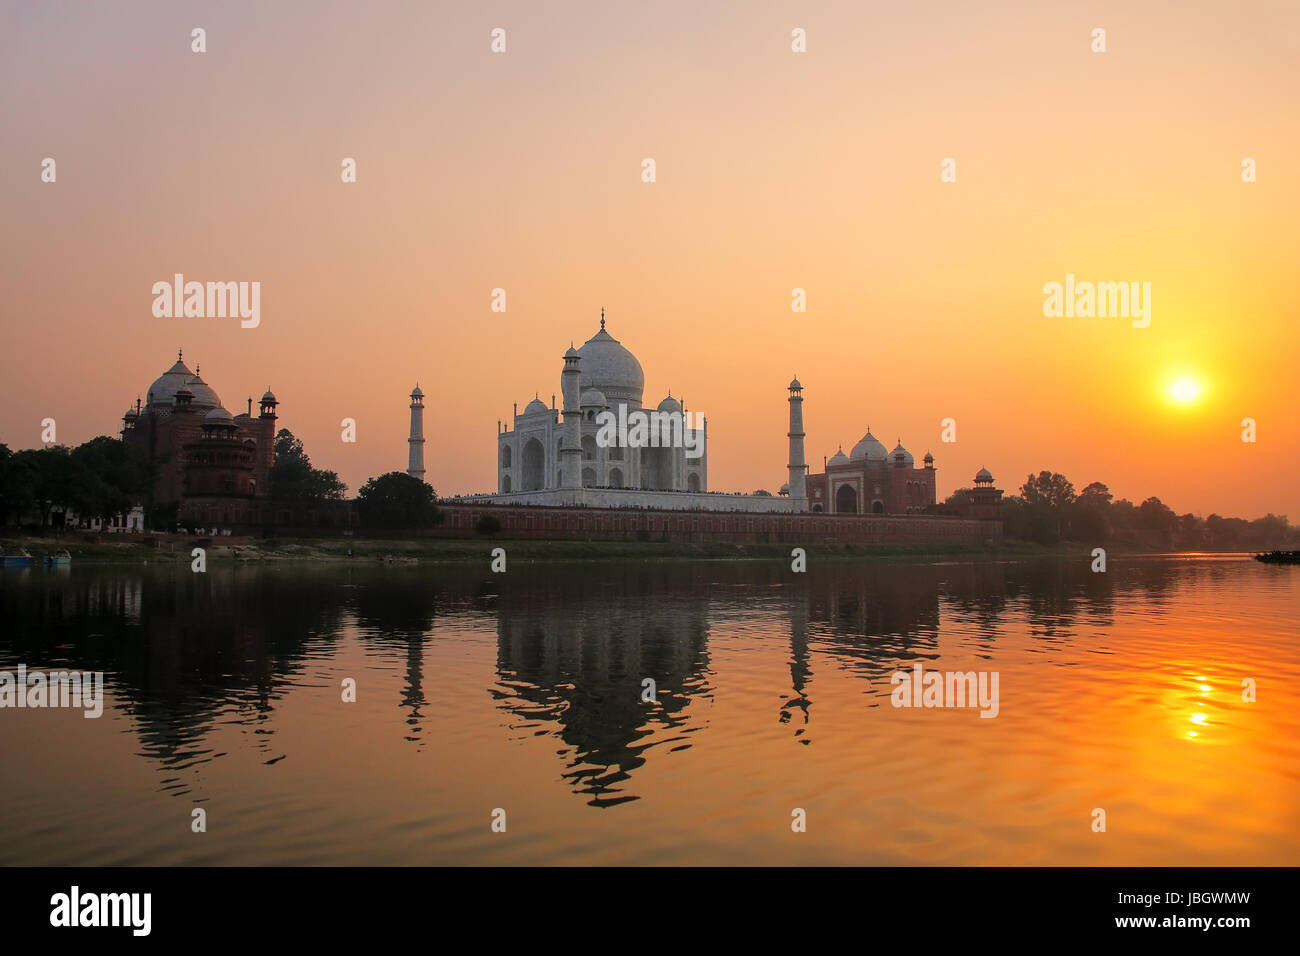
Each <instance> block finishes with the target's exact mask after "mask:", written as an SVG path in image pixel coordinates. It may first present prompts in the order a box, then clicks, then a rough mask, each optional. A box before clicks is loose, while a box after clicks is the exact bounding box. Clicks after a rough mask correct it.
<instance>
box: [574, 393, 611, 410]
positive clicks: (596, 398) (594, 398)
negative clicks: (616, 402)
mask: <svg viewBox="0 0 1300 956" xmlns="http://www.w3.org/2000/svg"><path fill="white" fill-rule="evenodd" d="M578 404H579V405H581V406H582V407H583V408H585V407H587V406H588V405H596V406H599V407H601V408H604V407H605V406H606V405H608V404H609V403H608V402H607V401H605V395H604V393H603V392H601V391H600V390H599V389H596V388H584V389H583V390H582V395H581V396H580V397H579V398H578Z"/></svg>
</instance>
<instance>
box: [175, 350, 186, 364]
mask: <svg viewBox="0 0 1300 956" xmlns="http://www.w3.org/2000/svg"><path fill="white" fill-rule="evenodd" d="M184 355H185V350H184V349H177V350H176V361H178V362H179V361H180V360H181V359H182V358H183V357H184Z"/></svg>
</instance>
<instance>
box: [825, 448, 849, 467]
mask: <svg viewBox="0 0 1300 956" xmlns="http://www.w3.org/2000/svg"><path fill="white" fill-rule="evenodd" d="M848 463H849V456H848V455H846V454H844V449H843V448H841V449H840V450H839V451H837V452H836V453H835V454H833V455H831V460H830V461H828V462H827V463H826V467H827V468H829V467H830V466H831V465H847V464H848Z"/></svg>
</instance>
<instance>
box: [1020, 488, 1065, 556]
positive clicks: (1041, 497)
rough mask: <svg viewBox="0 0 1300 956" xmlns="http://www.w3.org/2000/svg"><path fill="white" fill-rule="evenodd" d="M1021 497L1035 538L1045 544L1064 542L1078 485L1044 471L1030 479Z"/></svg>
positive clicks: (1021, 489)
mask: <svg viewBox="0 0 1300 956" xmlns="http://www.w3.org/2000/svg"><path fill="white" fill-rule="evenodd" d="M1020 497H1021V498H1023V499H1024V502H1025V506H1026V508H1027V509H1028V512H1029V521H1030V527H1031V534H1032V537H1033V538H1034V540H1036V541H1040V542H1042V543H1043V544H1054V543H1056V542H1057V541H1060V540H1061V533H1062V531H1063V529H1064V528H1065V526H1066V520H1067V513H1068V510H1069V508H1070V506H1071V505H1072V504H1073V503H1074V485H1072V484H1070V480H1069V479H1068V478H1066V477H1065V475H1062V474H1060V473H1059V472H1054V471H1045V470H1044V471H1040V472H1039V473H1038V475H1037V476H1034V475H1030V476H1029V477H1028V478H1026V479H1025V483H1024V484H1023V485H1021V486H1020Z"/></svg>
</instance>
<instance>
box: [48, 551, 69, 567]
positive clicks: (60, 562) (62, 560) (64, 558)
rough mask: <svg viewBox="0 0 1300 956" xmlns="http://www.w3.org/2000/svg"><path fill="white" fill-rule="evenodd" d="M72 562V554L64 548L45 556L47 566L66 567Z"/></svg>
mask: <svg viewBox="0 0 1300 956" xmlns="http://www.w3.org/2000/svg"><path fill="white" fill-rule="evenodd" d="M71 564H72V555H70V554H68V552H67V549H66V548H65V549H64V550H62V551H56V552H54V553H53V554H47V555H46V556H45V566H46V567H47V568H66V567H69V566H71Z"/></svg>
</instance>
